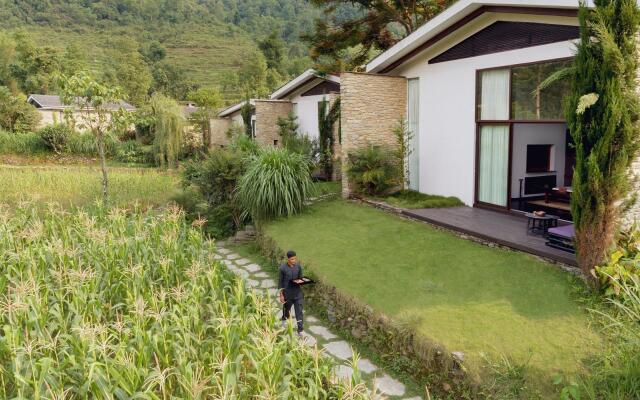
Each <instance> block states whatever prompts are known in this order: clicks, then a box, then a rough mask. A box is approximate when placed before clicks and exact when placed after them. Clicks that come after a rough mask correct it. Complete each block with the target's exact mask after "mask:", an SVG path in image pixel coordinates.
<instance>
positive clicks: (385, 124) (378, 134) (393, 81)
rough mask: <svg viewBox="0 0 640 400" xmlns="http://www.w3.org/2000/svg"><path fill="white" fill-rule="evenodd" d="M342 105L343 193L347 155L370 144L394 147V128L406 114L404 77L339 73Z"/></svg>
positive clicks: (345, 191)
mask: <svg viewBox="0 0 640 400" xmlns="http://www.w3.org/2000/svg"><path fill="white" fill-rule="evenodd" d="M340 80H341V82H340V92H341V93H340V97H341V108H342V114H341V119H342V160H343V168H342V195H343V196H344V197H348V196H350V195H351V193H352V189H353V188H352V187H351V186H350V184H349V180H348V177H347V174H346V169H347V166H346V165H344V164H346V163H347V162H348V157H347V155H348V154H349V153H350V152H352V151H354V150H356V149H358V148H363V147H366V146H370V145H387V146H396V145H397V142H396V139H395V137H394V135H393V128H394V127H395V125H396V124H397V123H398V121H399V120H400V119H401V118H403V117H405V116H406V112H407V111H406V110H407V80H406V78H404V77H400V76H386V75H376V74H361V73H343V74H341V75H340Z"/></svg>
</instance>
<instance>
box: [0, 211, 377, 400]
mask: <svg viewBox="0 0 640 400" xmlns="http://www.w3.org/2000/svg"><path fill="white" fill-rule="evenodd" d="M213 246H214V243H213V242H211V241H208V240H206V239H205V238H204V237H203V236H202V235H201V233H200V232H199V230H198V229H197V228H193V227H191V226H188V225H187V224H186V222H185V220H184V216H183V215H182V212H181V211H180V210H179V209H174V208H169V209H167V210H166V211H163V212H162V213H159V212H142V211H140V210H136V209H129V210H124V209H118V208H112V209H106V208H101V207H97V209H95V210H92V212H91V213H87V212H85V211H83V210H81V209H77V210H74V211H73V212H68V211H65V210H63V209H61V208H59V207H57V206H56V205H54V204H49V206H48V209H47V210H46V212H42V210H40V211H37V210H36V208H34V207H33V206H31V205H29V204H27V203H20V204H17V206H16V207H14V208H12V209H9V208H8V207H6V206H1V205H0V263H1V265H2V270H1V272H0V307H1V314H0V319H1V321H0V327H1V328H0V398H2V399H36V400H38V399H163V400H164V399H315V398H319V399H365V398H369V395H368V393H367V390H366V388H365V387H364V385H363V384H362V383H360V382H359V377H358V373H357V371H356V374H354V378H352V380H351V381H350V382H337V381H336V380H335V379H334V377H333V375H332V373H331V370H332V367H333V365H332V362H331V361H330V360H329V359H327V358H326V357H324V356H322V355H321V354H320V353H319V352H318V351H317V350H315V349H311V348H309V347H307V346H305V345H304V344H303V343H301V342H300V341H298V340H297V339H295V338H294V337H293V332H292V329H291V326H290V327H289V330H288V331H283V330H281V329H276V325H277V321H276V315H275V312H274V308H273V306H272V305H271V303H270V301H269V300H268V299H266V298H263V297H262V296H258V295H256V294H255V293H253V292H251V291H248V290H246V289H245V287H244V284H243V282H242V280H237V279H236V278H234V277H232V276H231V275H230V274H229V273H228V272H227V271H226V270H223V267H222V266H221V265H220V264H219V263H218V262H216V261H214V260H213V258H212V255H213V252H212V249H213Z"/></svg>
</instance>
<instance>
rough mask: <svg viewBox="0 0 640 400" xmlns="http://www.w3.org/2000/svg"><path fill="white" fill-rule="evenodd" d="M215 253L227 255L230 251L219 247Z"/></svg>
mask: <svg viewBox="0 0 640 400" xmlns="http://www.w3.org/2000/svg"><path fill="white" fill-rule="evenodd" d="M217 252H218V254H229V253H231V250H229V249H225V248H223V247H219V248H218V250H217Z"/></svg>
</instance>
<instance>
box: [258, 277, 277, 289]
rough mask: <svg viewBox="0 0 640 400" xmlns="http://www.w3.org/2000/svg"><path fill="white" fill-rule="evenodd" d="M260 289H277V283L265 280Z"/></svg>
mask: <svg viewBox="0 0 640 400" xmlns="http://www.w3.org/2000/svg"><path fill="white" fill-rule="evenodd" d="M260 287H262V288H265V289H270V288H275V287H276V283H275V282H274V281H272V280H271V279H265V280H263V281H262V284H261V285H260Z"/></svg>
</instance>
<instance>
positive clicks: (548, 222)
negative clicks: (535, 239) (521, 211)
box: [525, 213, 559, 235]
mask: <svg viewBox="0 0 640 400" xmlns="http://www.w3.org/2000/svg"><path fill="white" fill-rule="evenodd" d="M525 215H526V216H527V231H528V232H531V233H538V234H542V235H546V234H547V231H548V230H549V228H554V227H557V226H558V219H559V217H558V216H556V215H550V214H547V215H544V216H540V215H535V214H533V213H526V214H525Z"/></svg>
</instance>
